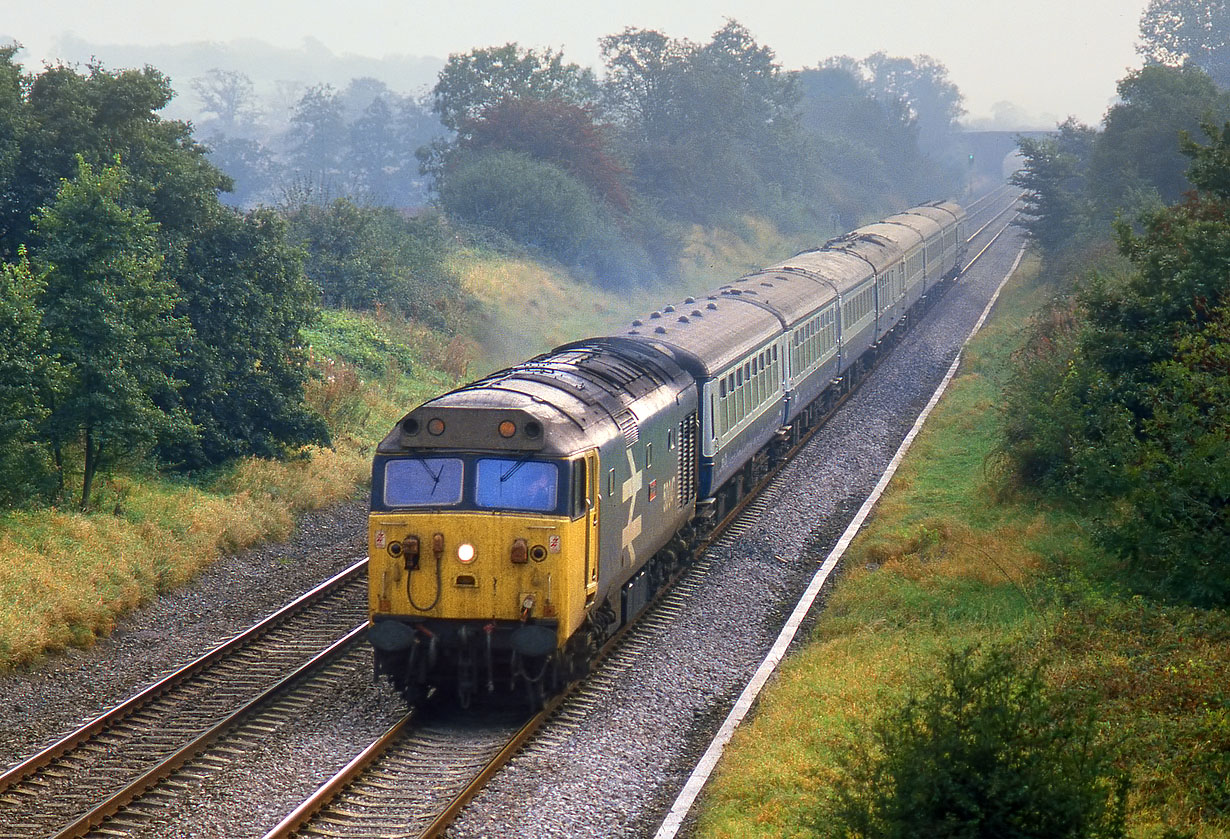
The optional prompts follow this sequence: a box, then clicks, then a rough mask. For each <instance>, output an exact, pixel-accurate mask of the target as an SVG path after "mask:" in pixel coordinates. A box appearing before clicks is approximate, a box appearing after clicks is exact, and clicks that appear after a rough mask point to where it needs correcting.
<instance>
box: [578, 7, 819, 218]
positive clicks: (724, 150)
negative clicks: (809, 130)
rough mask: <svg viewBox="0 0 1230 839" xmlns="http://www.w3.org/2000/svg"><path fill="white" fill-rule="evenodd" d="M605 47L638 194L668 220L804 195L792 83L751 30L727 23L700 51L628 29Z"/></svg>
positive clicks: (610, 90)
mask: <svg viewBox="0 0 1230 839" xmlns="http://www.w3.org/2000/svg"><path fill="white" fill-rule="evenodd" d="M601 48H602V54H603V58H604V61H605V62H606V63H607V65H608V67H609V68H610V73H609V74H608V78H607V81H606V84H605V94H606V97H607V99H608V101H609V102H611V103H613V104H614V105H615V107H616V113H617V114H618V115H619V125H620V129H621V131H622V133H623V137H624V143H625V145H626V147H627V149H628V150H627V157H628V159H629V161H630V164H631V165H630V173H631V175H632V178H633V180H634V182H635V185H636V188H637V190H638V191H639V192H641V193H642V194H643V195H645V196H647V197H648V198H649V199H650V200H652V201H654V202H658V203H660V205H661V206H662V208H663V209H664V210H665V211H666V212H667V213H668V214H670V215H676V216H680V217H682V218H685V219H689V220H696V221H704V220H712V219H714V218H717V217H721V216H722V215H723V214H727V213H731V212H747V211H754V210H763V209H765V208H774V209H776V208H777V206H778V205H780V204H781V203H782V197H783V196H784V195H787V196H788V195H793V196H795V200H797V199H798V197H799V196H801V195H804V194H806V192H807V186H808V178H807V177H806V174H807V168H806V166H807V163H808V160H809V158H808V153H807V149H806V143H805V142H804V140H803V137H802V135H801V132H800V128H799V126H798V120H797V117H796V114H795V111H796V106H797V90H796V88H795V82H794V78H793V77H792V76H791V75H789V74H788V73H785V72H784V71H783V70H782V69H781V67H780V66H779V65H778V64H777V62H776V60H775V56H774V54H773V51H772V50H771V49H769V48H768V47H766V46H763V45H761V44H758V43H757V42H756V41H755V40H754V39H753V38H752V36H751V33H749V32H748V31H747V29H746V28H744V27H743V26H741V25H740V24H738V23H737V22H735V21H728V22H727V24H726V25H725V26H723V27H722V28H721V29H720V30H718V31H717V32H715V33H714V35H713V38H712V40H711V41H710V42H709V43H707V44H704V45H696V44H691V43H689V42H686V41H671V40H669V39H667V38H666V36H664V35H662V34H661V33H658V32H652V31H644V30H634V29H626V30H624V31H623V32H622V33H620V34H618V35H611V36H608V37H606V38H603V39H602V41H601Z"/></svg>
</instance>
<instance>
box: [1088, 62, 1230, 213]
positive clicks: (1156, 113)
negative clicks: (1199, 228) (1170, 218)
mask: <svg viewBox="0 0 1230 839" xmlns="http://www.w3.org/2000/svg"><path fill="white" fill-rule="evenodd" d="M1118 92H1119V102H1117V103H1116V104H1115V105H1113V106H1112V107H1111V108H1110V110H1108V111H1107V112H1106V118H1105V120H1104V121H1103V131H1102V134H1101V136H1100V137H1098V140H1097V142H1096V143H1095V144H1094V147H1093V154H1092V155H1091V158H1090V171H1089V176H1090V177H1089V181H1088V184H1089V186H1090V187H1091V189H1090V195H1091V197H1092V199H1093V201H1094V203H1095V205H1096V206H1097V208H1098V210H1099V212H1100V218H1102V219H1107V220H1109V219H1111V218H1113V217H1114V214H1115V211H1116V210H1119V209H1122V208H1127V209H1132V210H1135V209H1138V208H1140V207H1142V206H1143V207H1149V205H1150V203H1153V204H1154V205H1156V204H1158V203H1167V204H1169V203H1173V202H1175V201H1178V200H1179V198H1180V197H1181V196H1182V195H1183V193H1184V192H1186V191H1187V190H1188V189H1190V188H1191V184H1190V183H1189V181H1188V180H1187V178H1186V177H1185V174H1184V173H1185V170H1186V169H1187V160H1186V159H1185V158H1184V157H1183V155H1182V154H1181V153H1180V151H1179V143H1178V137H1179V133H1180V132H1182V131H1188V132H1192V131H1195V130H1197V129H1198V128H1199V127H1200V125H1201V123H1202V122H1221V121H1222V120H1224V119H1227V118H1230V93H1221V92H1219V91H1218V90H1217V87H1216V85H1214V83H1213V80H1212V79H1210V78H1209V77H1208V75H1207V74H1205V73H1204V72H1203V71H1202V70H1199V69H1197V68H1195V67H1180V68H1172V67H1162V66H1156V65H1153V66H1147V67H1144V68H1142V69H1140V70H1137V71H1134V72H1132V73H1129V74H1128V75H1127V76H1126V77H1124V78H1123V79H1122V80H1121V81H1120V82H1119V84H1118ZM1154 195H1156V196H1157V198H1156V199H1151V196H1154Z"/></svg>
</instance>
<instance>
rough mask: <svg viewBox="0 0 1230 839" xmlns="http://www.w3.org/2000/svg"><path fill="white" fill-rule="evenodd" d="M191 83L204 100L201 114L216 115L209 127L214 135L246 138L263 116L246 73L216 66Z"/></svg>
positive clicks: (195, 91)
mask: <svg viewBox="0 0 1230 839" xmlns="http://www.w3.org/2000/svg"><path fill="white" fill-rule="evenodd" d="M190 84H191V86H192V90H193V92H194V93H196V95H197V98H198V99H200V100H201V113H204V114H213V117H214V118H213V121H212V123H211V124H210V125H209V126H208V127H209V129H210V131H211V132H212V133H214V134H222V135H224V136H236V135H241V136H242V135H247V134H248V133H249V132H250V131H251V129H252V125H253V123H254V122H255V121H256V120H257V119H258V118H259V117H260V107H259V106H258V105H257V102H256V92H255V87H254V86H253V84H252V79H250V78H249V77H248V76H247V75H246V74H244V73H240V72H237V71H235V70H219V69H218V68H217V67H215V68H213V69H211V70H210V71H209V72H208V73H206V74H205V75H204V76H200V77H198V78H195V79H193V80H192V81H191V82H190Z"/></svg>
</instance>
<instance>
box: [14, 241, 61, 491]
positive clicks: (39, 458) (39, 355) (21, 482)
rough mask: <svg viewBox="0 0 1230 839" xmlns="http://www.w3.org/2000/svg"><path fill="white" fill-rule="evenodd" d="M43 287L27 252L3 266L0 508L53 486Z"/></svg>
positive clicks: (55, 373)
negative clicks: (45, 429)
mask: <svg viewBox="0 0 1230 839" xmlns="http://www.w3.org/2000/svg"><path fill="white" fill-rule="evenodd" d="M42 292H43V284H42V282H41V281H40V280H39V278H38V277H37V276H35V275H34V274H33V273H32V272H31V271H30V265H29V263H28V262H27V260H26V258H25V252H24V251H22V252H21V253H20V255H19V261H18V262H17V263H16V264H7V263H4V264H0V505H5V506H10V505H13V504H16V503H20V502H23V501H26V500H28V499H30V498H32V497H34V496H36V495H38V494H41V493H47V492H49V491H50V490H51V489H52V487H53V486H54V480H50V479H52V470H51V463H50V458H49V457H48V450H47V446H46V444H45V441H44V440H43V438H42V437H41V435H40V433H39V428H40V426H41V425H42V423H43V422H44V420H46V418H47V413H48V411H47V402H48V400H49V398H50V396H51V393H52V391H53V389H54V387H55V386H56V384H57V380H58V377H59V373H60V366H59V363H58V361H57V360H56V358H55V357H54V356H53V355H52V354H51V338H50V336H49V335H48V334H47V330H46V329H45V328H44V327H43V316H42V312H41V311H40V310H39V308H38V305H37V301H38V298H39V297H40V296H41V294H42Z"/></svg>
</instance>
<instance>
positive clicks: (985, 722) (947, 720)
mask: <svg viewBox="0 0 1230 839" xmlns="http://www.w3.org/2000/svg"><path fill="white" fill-rule="evenodd" d="M1073 712H1075V703H1069V702H1067V701H1065V700H1064V699H1063V698H1062V697H1060V698H1053V697H1051V696H1048V695H1047V693H1046V692H1045V690H1044V688H1043V685H1042V679H1041V675H1040V672H1039V669H1038V668H1037V667H1034V668H1032V669H1030V670H1028V671H1024V672H1023V671H1021V670H1020V669H1019V668H1018V666H1017V664H1016V663H1015V662H1014V660H1013V658H1012V657H1011V656H1010V655H1009V654H1007V653H1006V652H1004V651H1002V650H995V651H992V652H989V653H987V654H985V655H982V656H977V655H975V654H974V651H972V650H966V651H965V652H964V653H959V654H957V653H954V654H950V655H949V656H948V657H947V659H946V661H945V665H944V671H943V674H942V676H941V678H940V679H938V680H937V681H936V682H935V683H934V684H932V685H931V686H930V687H929V689H928V690H927V691H926V692H925V693H923V695H921V696H919V697H915V698H913V699H911V700H910V701H909V702H908V703H907V704H906V705H905V707H903V708H901V709H900V710H899V711H897V712H895V713H892V714H889V715H887V716H886V717H885V718H883V719H881V720H880V721H879V722H878V723H876V724H875V725H874V726H873V728H872V730H871V736H870V738H864V739H865V740H866V739H869V740H870V741H871V743H872V745H871V746H869V747H861V748H860V749H858V750H857V751H855V752H854V753H853V754H851V755H850V756H849V757H848V758H847V764H846V766H845V767H844V769H845V770H846V779H845V782H844V784H843V786H842V787H841V788H840V789H839V790H838V804H837V812H836V813H835V814H834V815H835V817H836V820H837V822H838V824H839V827H840V829H839V833H840V835H843V836H849V837H861V839H873V837H876V838H877V839H878V838H879V837H884V839H887V838H888V837H902V839H906V837H910V838H911V839H912V838H913V837H922V836H925V837H929V839H936V838H937V837H997V839H1007V838H1008V837H1014V838H1015V837H1020V839H1025V837H1048V839H1050V838H1051V837H1091V838H1092V837H1098V838H1099V839H1100V838H1101V837H1121V836H1124V835H1125V834H1124V830H1125V828H1124V815H1125V813H1124V808H1125V804H1126V795H1127V779H1126V778H1125V777H1116V776H1115V775H1113V774H1112V770H1111V769H1110V764H1109V761H1108V755H1107V753H1106V752H1105V751H1104V750H1102V749H1101V748H1099V747H1098V746H1096V745H1095V744H1094V737H1093V728H1092V720H1091V719H1089V718H1088V717H1085V718H1084V719H1083V720H1081V719H1079V718H1078V717H1076V716H1073V715H1072V714H1073Z"/></svg>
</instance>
